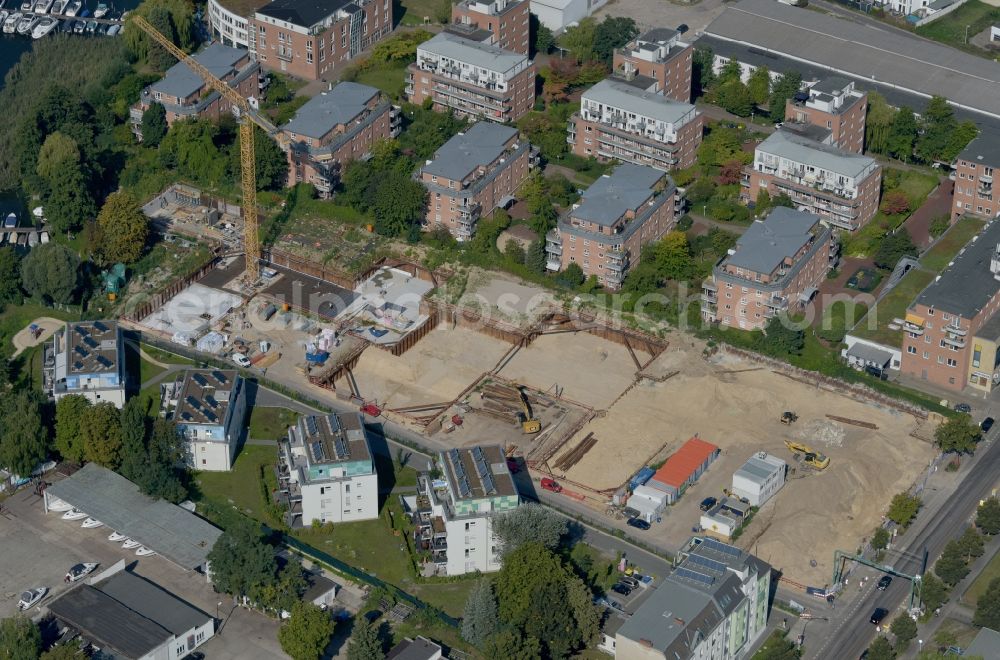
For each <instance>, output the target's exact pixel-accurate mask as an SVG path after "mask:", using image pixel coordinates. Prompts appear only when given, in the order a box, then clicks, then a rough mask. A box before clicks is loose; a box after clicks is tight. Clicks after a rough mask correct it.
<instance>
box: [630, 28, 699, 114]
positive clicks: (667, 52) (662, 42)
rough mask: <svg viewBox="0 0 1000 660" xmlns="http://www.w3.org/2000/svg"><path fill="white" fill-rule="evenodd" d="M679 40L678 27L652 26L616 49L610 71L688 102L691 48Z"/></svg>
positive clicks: (674, 98) (658, 92)
mask: <svg viewBox="0 0 1000 660" xmlns="http://www.w3.org/2000/svg"><path fill="white" fill-rule="evenodd" d="M680 39H681V35H680V33H679V32H677V30H671V29H670V28H653V29H652V30H649V31H648V32H645V33H643V34H641V35H639V36H638V37H637V38H635V39H633V40H632V41H630V42H629V43H627V44H625V47H624V48H618V49H616V50H615V52H614V56H613V59H612V71H613V72H614V74H615V75H616V76H620V77H623V78H625V79H626V80H632V79H635V78H640V79H641V80H644V81H647V82H649V83H650V84H649V85H646V86H645V87H646V88H647V89H649V90H650V91H652V92H655V93H657V94H662V95H664V96H666V97H667V98H668V99H673V100H675V101H680V102H681V103H690V102H691V55H692V53H694V47H693V46H691V45H690V44H686V43H684V42H683V41H681V40H680Z"/></svg>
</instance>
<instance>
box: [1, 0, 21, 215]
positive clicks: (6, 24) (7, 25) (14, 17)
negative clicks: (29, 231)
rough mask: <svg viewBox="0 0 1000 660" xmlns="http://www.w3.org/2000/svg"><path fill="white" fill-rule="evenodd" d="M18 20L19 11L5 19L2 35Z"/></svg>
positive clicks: (13, 26) (9, 32) (12, 27)
mask: <svg viewBox="0 0 1000 660" xmlns="http://www.w3.org/2000/svg"><path fill="white" fill-rule="evenodd" d="M20 20H21V12H19V11H16V12H14V13H13V14H11V15H10V16H8V17H7V19H6V20H5V21H4V22H3V31H4V33H6V34H13V33H14V30H15V29H16V28H17V23H18V21H20ZM10 215H14V214H13V213H11V214H10ZM10 215H9V216H7V218H8V219H10ZM14 219H15V220H16V219H17V216H16V215H15V216H14ZM4 226H5V227H6V226H7V225H4Z"/></svg>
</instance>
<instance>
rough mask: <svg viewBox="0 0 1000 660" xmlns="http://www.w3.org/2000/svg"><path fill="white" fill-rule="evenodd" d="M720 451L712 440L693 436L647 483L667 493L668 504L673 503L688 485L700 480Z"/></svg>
mask: <svg viewBox="0 0 1000 660" xmlns="http://www.w3.org/2000/svg"><path fill="white" fill-rule="evenodd" d="M719 453H720V450H719V448H718V447H717V446H715V445H713V444H712V443H711V442H705V441H704V440H702V439H701V438H691V439H690V440H688V441H687V442H685V443H684V444H683V445H682V446H681V448H680V449H678V450H677V451H676V452H674V453H673V454H671V456H670V458H668V459H667V460H666V462H665V463H664V464H663V465H662V466H661V467H660V469H659V470H657V471H656V473H655V474H654V475H653V476H652V478H651V479H650V480H649V481H647V482H646V485H647V486H649V487H650V488H656V489H657V490H660V491H663V492H664V493H666V494H667V504H673V503H674V502H676V501H677V500H678V499H680V497H681V495H683V494H684V491H685V490H686V489H687V487H688V486H690V485H691V484H693V483H694V482H696V481H698V478H699V477H701V475H702V474H704V472H705V470H707V469H708V466H709V465H711V464H712V462H713V461H714V460H715V459H716V458H718V456H719Z"/></svg>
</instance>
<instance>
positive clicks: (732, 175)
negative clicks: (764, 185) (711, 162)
mask: <svg viewBox="0 0 1000 660" xmlns="http://www.w3.org/2000/svg"><path fill="white" fill-rule="evenodd" d="M742 175H743V163H741V162H740V161H738V160H735V159H734V160H727V161H726V162H725V163H723V164H722V169H721V170H720V171H719V176H717V177H716V179H715V181H716V183H718V184H719V185H720V186H731V185H733V184H735V183H739V182H740V178H741V177H742ZM763 192H767V191H766V190H763Z"/></svg>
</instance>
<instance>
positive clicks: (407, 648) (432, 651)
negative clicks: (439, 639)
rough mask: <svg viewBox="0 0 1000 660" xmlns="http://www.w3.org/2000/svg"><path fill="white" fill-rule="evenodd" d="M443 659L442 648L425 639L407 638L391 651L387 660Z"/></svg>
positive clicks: (386, 657)
mask: <svg viewBox="0 0 1000 660" xmlns="http://www.w3.org/2000/svg"><path fill="white" fill-rule="evenodd" d="M439 657H441V647H440V646H439V645H437V644H435V643H434V642H432V641H430V640H429V639H426V638H424V637H417V638H416V639H410V638H409V637H407V638H406V639H404V640H403V641H401V642H400V643H399V644H396V645H395V646H393V647H392V649H390V650H389V653H388V655H386V656H385V660H430V659H431V658H439Z"/></svg>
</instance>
